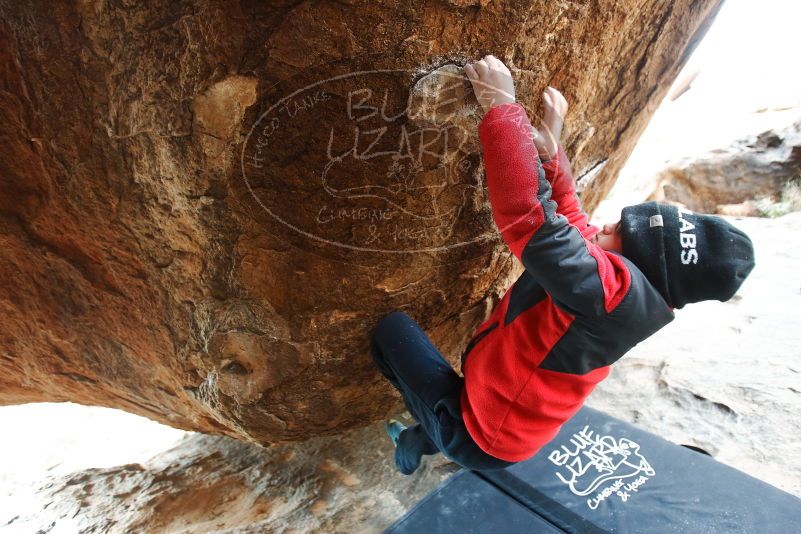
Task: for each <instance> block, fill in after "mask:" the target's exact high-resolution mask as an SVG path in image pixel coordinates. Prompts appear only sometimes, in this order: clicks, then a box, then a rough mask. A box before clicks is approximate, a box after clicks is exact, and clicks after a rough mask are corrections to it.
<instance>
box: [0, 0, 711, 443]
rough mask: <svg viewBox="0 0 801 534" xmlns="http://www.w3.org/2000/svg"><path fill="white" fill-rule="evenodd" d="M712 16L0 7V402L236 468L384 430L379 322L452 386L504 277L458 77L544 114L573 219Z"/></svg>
mask: <svg viewBox="0 0 801 534" xmlns="http://www.w3.org/2000/svg"><path fill="white" fill-rule="evenodd" d="M720 3H721V2H720V0H678V1H671V0H654V1H650V2H646V3H643V2H633V1H625V2H620V1H618V0H601V1H597V2H590V3H577V2H546V1H544V0H537V1H533V2H532V1H528V0H527V1H522V0H515V1H510V2H495V3H488V2H463V1H460V2H422V1H414V2H405V1H400V0H394V1H393V0H386V1H382V2H367V1H358V0H356V1H340V2H334V1H325V2H284V1H280V2H269V3H263V2H249V1H242V2H227V1H222V0H218V1H215V0H187V1H181V2H167V1H158V2H147V3H144V4H136V3H131V2H124V1H121V0H120V1H109V2H92V1H83V2H59V3H53V2H46V1H44V0H35V1H32V2H15V1H11V0H3V1H0V70H1V71H2V77H0V139H2V145H0V227H1V228H2V231H0V240H1V241H0V250H1V251H2V252H0V273H1V274H2V276H1V277H0V279H2V282H0V311H2V315H3V334H2V336H0V404H9V403H22V402H31V401H46V400H50V401H59V400H72V401H75V402H80V403H84V404H96V405H103V406H109V407H116V408H122V409H124V410H129V411H132V412H135V413H138V414H141V415H145V416H147V417H150V418H152V419H155V420H158V421H161V422H164V423H167V424H170V425H173V426H177V427H181V428H186V429H196V430H202V431H207V432H216V433H222V434H226V435H229V436H233V437H237V438H240V439H244V440H253V441H257V442H260V443H271V442H277V441H291V440H301V439H305V438H309V437H311V436H321V435H327V434H328V435H330V434H335V433H339V432H342V431H344V430H346V429H350V428H356V427H361V426H364V425H366V424H368V423H370V422H372V421H375V420H377V419H379V418H381V417H383V416H385V415H386V414H387V413H389V412H396V411H398V410H399V409H400V407H401V403H400V401H399V398H398V397H397V395H395V394H394V392H393V391H392V390H391V388H390V386H389V384H388V383H387V382H386V381H385V380H383V378H382V377H380V375H379V374H378V373H377V372H376V371H375V369H374V368H373V365H372V362H371V361H370V358H369V356H368V352H367V342H368V334H369V333H370V330H371V328H372V327H373V326H374V324H375V322H376V321H377V319H378V318H380V317H381V316H382V315H383V314H385V313H387V312H389V311H391V310H394V309H405V310H407V311H409V312H410V313H411V314H412V315H413V316H414V317H415V318H416V319H417V320H418V321H419V322H420V323H421V324H422V325H423V327H424V328H426V330H427V331H428V332H429V333H430V335H431V337H432V339H433V341H434V342H435V343H436V344H437V345H438V346H440V347H441V349H442V351H443V353H444V354H445V355H446V357H448V358H449V359H450V360H451V361H452V362H455V361H456V359H457V358H458V354H459V351H460V350H461V349H462V348H463V347H464V344H465V343H466V341H467V339H468V337H469V335H470V333H471V332H472V330H473V328H474V327H475V326H476V325H478V324H479V323H480V321H482V320H483V319H484V318H485V317H486V315H487V313H488V311H489V310H490V309H491V307H492V305H493V303H494V302H495V301H496V300H497V297H498V294H499V293H500V292H501V291H503V289H504V288H506V287H507V286H508V284H509V282H510V280H511V277H513V276H514V275H515V269H516V266H515V265H514V262H513V260H512V258H511V257H510V255H509V253H508V252H507V250H506V248H505V247H504V246H503V244H502V243H501V242H500V240H499V238H498V236H497V232H496V231H495V229H494V227H493V223H492V219H491V214H490V209H489V205H488V202H487V198H486V192H485V190H484V188H483V179H482V168H481V159H480V153H479V151H478V147H477V145H476V143H475V130H474V127H475V124H476V122H477V121H478V120H479V117H478V116H477V114H476V113H475V111H476V109H475V102H474V101H473V100H471V97H470V93H469V91H467V90H466V87H467V86H466V83H467V82H466V81H465V80H464V79H463V78H460V77H458V76H454V75H457V74H458V73H459V72H460V68H459V66H460V65H462V64H463V63H464V61H465V60H466V59H467V58H477V57H480V56H482V55H484V54H487V53H493V54H495V55H497V56H498V57H500V58H501V59H503V60H504V61H505V62H507V64H509V65H510V66H511V68H512V69H513V72H514V75H515V77H516V78H517V84H518V94H519V97H520V100H521V102H522V103H523V104H524V105H526V106H527V107H528V109H530V110H531V112H532V116H536V114H537V111H538V109H539V101H538V100H539V94H540V92H541V90H542V89H543V88H544V87H545V86H546V84H551V85H555V86H557V87H559V88H561V89H563V90H564V92H565V94H566V96H567V98H568V100H569V101H570V102H571V103H572V108H571V109H572V111H571V114H570V120H569V121H568V123H567V127H566V134H565V139H566V146H567V149H568V152H569V153H570V154H572V155H574V156H575V165H574V166H575V169H576V170H577V171H578V174H579V175H582V174H583V173H584V172H585V171H588V170H591V169H592V170H594V172H593V177H594V178H593V181H592V183H590V184H588V183H587V182H588V180H584V181H583V185H584V200H585V203H586V206H587V207H588V209H590V210H591V209H592V208H593V207H594V206H595V205H596V203H597V202H598V200H599V199H600V198H602V197H603V195H604V194H605V192H606V191H607V189H608V188H609V187H610V186H611V184H612V181H613V180H614V177H615V175H616V173H617V171H618V170H619V168H620V167H621V165H622V164H623V162H624V161H625V160H626V157H627V155H628V154H629V152H630V151H631V149H632V147H633V145H634V143H635V141H636V140H637V138H638V136H639V135H640V133H641V131H642V130H643V128H644V126H645V125H646V123H647V121H648V118H649V116H650V115H651V113H652V112H653V110H654V109H655V107H656V106H657V104H658V103H659V101H660V100H661V98H662V96H663V95H664V94H665V92H666V91H667V90H668V88H669V86H670V83H671V81H672V80H673V78H674V77H675V76H676V74H677V73H678V71H679V69H680V67H681V65H682V64H683V63H684V62H685V61H686V59H687V56H688V54H689V52H690V50H691V49H692V47H693V46H694V44H695V43H696V42H697V41H698V39H699V38H700V37H701V36H702V35H703V33H704V31H705V30H706V28H707V26H708V25H709V23H710V22H711V20H712V19H713V18H714V15H715V13H716V12H717V10H718V8H719V7H720ZM449 65H450V66H449ZM454 65H455V66H454Z"/></svg>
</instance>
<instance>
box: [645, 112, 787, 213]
mask: <svg viewBox="0 0 801 534" xmlns="http://www.w3.org/2000/svg"><path fill="white" fill-rule="evenodd" d="M799 176H801V122H796V123H795V124H792V125H790V126H789V127H787V128H784V129H781V130H779V131H774V130H768V131H766V132H762V133H761V134H759V135H756V136H753V137H751V138H749V139H743V140H741V141H738V142H736V143H733V144H732V145H731V146H729V147H727V148H725V149H720V150H714V151H712V152H710V153H709V154H706V155H704V156H703V157H699V158H687V159H685V160H681V161H675V162H672V163H671V164H669V165H668V166H667V167H666V168H665V169H664V170H663V171H662V172H660V173H659V174H658V175H657V176H656V178H655V184H656V191H655V192H654V194H653V195H652V197H651V198H652V199H655V200H668V201H674V202H680V203H682V204H684V205H685V206H687V207H688V208H690V209H692V210H695V211H700V212H704V213H716V212H719V213H720V212H726V213H732V214H734V212H735V211H736V209H737V208H736V207H735V206H733V205H740V206H737V207H739V208H740V209H744V210H748V208H749V206H750V204H744V203H747V202H748V201H751V200H757V199H760V198H770V199H773V200H778V198H777V197H776V195H777V194H778V193H779V192H781V190H782V187H783V186H784V184H785V183H786V182H787V181H788V180H789V179H793V178H797V177H799ZM752 213H753V214H758V210H757V209H756V207H752V208H751V211H750V212H748V211H746V214H749V215H750V214H752Z"/></svg>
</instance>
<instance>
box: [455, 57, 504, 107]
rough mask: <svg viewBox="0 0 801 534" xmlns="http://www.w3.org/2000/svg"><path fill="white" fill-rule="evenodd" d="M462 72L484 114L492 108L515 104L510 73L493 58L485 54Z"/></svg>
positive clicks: (500, 62)
mask: <svg viewBox="0 0 801 534" xmlns="http://www.w3.org/2000/svg"><path fill="white" fill-rule="evenodd" d="M464 72H465V74H466V75H467V78H468V79H469V80H470V83H472V84H473V91H474V92H475V93H476V99H477V100H478V103H479V104H481V107H482V108H484V112H485V113H486V112H487V111H489V110H490V108H492V107H494V106H500V105H501V104H511V103H514V102H515V84H514V81H513V80H512V73H511V72H509V69H508V68H507V67H506V65H504V64H503V62H502V61H501V60H500V59H498V58H496V57H495V56H493V55H490V54H487V55H486V56H484V59H481V60H479V61H476V62H473V63H468V64H467V65H465V66H464Z"/></svg>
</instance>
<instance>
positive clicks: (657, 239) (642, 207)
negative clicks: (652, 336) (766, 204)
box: [620, 202, 754, 308]
mask: <svg viewBox="0 0 801 534" xmlns="http://www.w3.org/2000/svg"><path fill="white" fill-rule="evenodd" d="M620 226H621V232H622V240H623V251H622V252H623V255H624V256H625V257H627V258H628V259H629V260H631V261H632V262H633V263H634V264H635V265H636V266H637V268H638V269H640V270H641V271H642V272H643V274H644V275H645V277H646V278H647V279H648V281H649V282H651V284H652V285H653V286H654V287H656V289H658V290H659V292H660V293H661V294H662V296H663V297H664V298H665V301H667V303H668V304H669V305H670V306H671V307H673V308H681V307H683V306H684V305H685V304H687V303H689V302H698V301H701V300H712V299H716V300H720V301H727V300H729V299H730V298H731V297H733V296H734V294H735V293H736V292H737V290H738V289H739V288H740V285H742V283H743V281H744V280H745V278H746V277H747V276H748V274H749V273H750V272H751V270H752V269H753V268H754V247H753V245H752V243H751V240H750V239H749V238H748V236H747V235H745V233H743V232H742V231H741V230H739V229H737V228H735V227H734V226H732V225H731V224H729V222H727V221H726V220H724V219H722V218H721V217H717V216H714V215H702V214H699V213H693V212H691V211H689V210H687V209H685V208H677V207H676V206H671V205H669V204H661V203H657V202H645V203H643V204H637V205H636V206H629V207H627V208H623V211H622V213H621V220H620Z"/></svg>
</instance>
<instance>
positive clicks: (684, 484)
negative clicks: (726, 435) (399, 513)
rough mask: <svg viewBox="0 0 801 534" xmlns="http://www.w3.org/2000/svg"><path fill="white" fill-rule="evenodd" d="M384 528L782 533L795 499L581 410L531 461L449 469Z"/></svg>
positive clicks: (795, 521) (798, 528) (417, 531)
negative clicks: (485, 468)
mask: <svg viewBox="0 0 801 534" xmlns="http://www.w3.org/2000/svg"><path fill="white" fill-rule="evenodd" d="M386 532H388V533H392V534H402V533H409V534H436V533H457V532H458V533H460V534H461V533H492V534H505V533H507V532H532V533H538V532H543V533H550V532H571V533H581V534H602V533H615V534H629V533H631V534H634V533H636V534H671V533H682V534H689V533H694V532H698V533H704V534H713V533H720V534H724V533H725V534H736V533H760V534H763V533H764V534H770V533H776V534H787V533H791V532H801V499H798V498H796V497H794V496H793V495H790V494H789V493H785V492H783V491H781V490H779V489H777V488H775V487H773V486H771V485H769V484H766V483H764V482H762V481H760V480H757V479H755V478H753V477H751V476H749V475H746V474H745V473H743V472H741V471H738V470H736V469H733V468H731V467H728V466H726V465H724V464H722V463H720V462H718V461H716V460H714V459H713V458H711V457H709V456H707V455H704V454H701V453H698V452H695V451H692V450H690V449H688V448H686V447H682V446H680V445H676V444H674V443H671V442H669V441H666V440H664V439H662V438H660V437H659V436H656V435H654V434H651V433H649V432H646V431H644V430H642V429H640V428H637V427H635V426H633V425H630V424H628V423H626V422H624V421H621V420H619V419H615V418H614V417H610V416H609V415H606V414H604V413H602V412H599V411H597V410H593V409H592V408H588V407H584V408H582V409H581V411H579V412H578V413H577V414H576V415H575V416H574V417H573V418H572V419H570V421H568V422H567V423H565V425H564V426H563V427H562V429H561V431H560V432H559V434H558V435H557V436H556V438H554V439H553V441H551V442H550V443H549V444H548V445H546V446H545V447H544V448H543V449H542V450H541V451H540V452H539V453H538V454H537V455H536V456H534V457H533V458H531V459H529V460H527V461H525V462H520V463H517V464H515V465H512V466H510V467H508V468H506V469H503V470H498V471H482V472H477V471H469V470H465V469H462V470H460V471H458V472H457V473H455V474H454V475H453V476H451V477H450V478H449V479H447V480H446V481H444V482H443V483H442V484H440V486H439V487H437V488H436V489H435V490H433V491H432V492H431V493H430V494H429V495H427V496H426V497H425V498H424V499H423V500H422V501H420V502H419V503H418V504H416V505H415V506H414V507H413V508H412V509H411V510H410V511H409V512H408V513H407V514H406V515H404V516H403V517H401V518H400V519H398V521H396V522H395V523H394V524H393V525H392V526H391V527H389V529H387V530H386Z"/></svg>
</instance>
